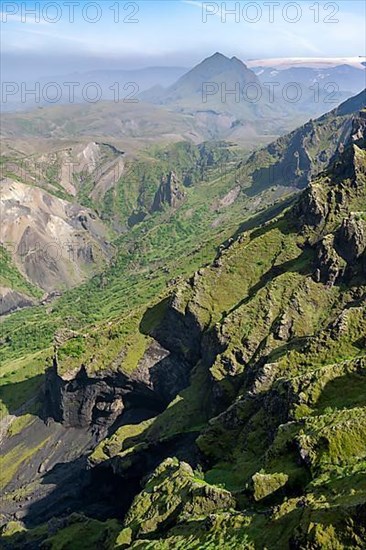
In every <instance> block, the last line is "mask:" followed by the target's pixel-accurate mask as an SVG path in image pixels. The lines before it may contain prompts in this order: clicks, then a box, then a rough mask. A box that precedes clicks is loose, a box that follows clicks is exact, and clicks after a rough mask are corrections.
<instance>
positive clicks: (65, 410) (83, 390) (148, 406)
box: [45, 341, 192, 436]
mask: <svg viewBox="0 0 366 550" xmlns="http://www.w3.org/2000/svg"><path fill="white" fill-rule="evenodd" d="M191 368H192V364H190V363H189V362H188V361H187V360H186V359H185V358H184V357H183V356H182V355H179V354H178V353H174V351H173V352H169V351H168V350H167V349H165V348H163V347H162V346H161V345H160V344H159V343H158V342H157V341H153V342H152V343H151V345H150V346H149V347H148V349H147V350H146V352H145V354H144V356H143V357H142V359H141V360H140V361H139V363H138V366H137V368H136V369H135V370H134V371H133V372H132V373H130V374H126V373H125V372H123V365H122V368H121V369H119V370H117V371H113V370H112V369H110V370H108V369H106V370H104V371H101V372H95V373H93V372H90V371H87V369H86V368H85V366H83V365H81V367H80V369H79V370H78V372H72V373H70V372H69V373H60V369H59V366H58V358H57V352H56V353H55V356H54V360H53V365H52V367H51V368H50V369H48V371H47V375H46V384H45V407H46V414H48V415H50V416H52V417H53V418H54V419H55V420H56V421H58V422H61V423H63V424H64V425H65V426H70V427H76V428H90V429H92V430H93V431H96V432H97V433H99V434H100V436H102V435H103V434H105V433H106V432H107V431H108V429H109V428H110V427H111V426H112V425H113V424H114V423H115V422H116V421H117V420H118V419H121V418H122V416H123V413H124V412H125V411H127V412H131V411H134V410H136V411H140V413H141V412H143V416H146V417H151V416H155V415H156V414H158V413H160V412H161V411H162V410H164V408H165V407H166V406H167V405H168V403H169V402H170V401H171V400H172V399H173V398H174V397H175V396H176V395H177V393H178V392H179V391H180V390H181V389H183V388H184V387H185V386H187V385H188V381H189V373H190V370H191Z"/></svg>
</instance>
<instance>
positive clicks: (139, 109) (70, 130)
mask: <svg viewBox="0 0 366 550" xmlns="http://www.w3.org/2000/svg"><path fill="white" fill-rule="evenodd" d="M285 61H286V60H285ZM285 61H284V62H283V63H284V64H281V63H280V62H279V61H278V60H277V61H276V60H272V61H270V62H269V63H268V64H267V65H263V63H264V61H260V62H258V63H261V64H262V65H258V66H256V62H250V66H251V68H249V67H248V66H247V65H246V64H245V63H243V62H242V61H241V60H240V59H238V58H237V57H231V58H229V57H226V56H225V55H223V54H222V53H219V52H216V53H215V54H214V55H212V56H210V57H208V58H207V59H204V60H203V61H201V62H200V63H199V64H198V65H196V66H195V67H193V68H192V69H191V70H189V71H186V70H185V69H183V68H181V67H172V68H161V67H155V68H150V69H149V68H148V69H144V70H140V71H108V70H106V71H95V72H88V73H85V74H82V75H78V74H75V75H68V76H67V77H66V76H65V77H59V79H58V78H57V77H53V79H54V82H55V84H56V85H58V86H61V88H62V86H63V83H64V82H77V83H78V86H77V87H76V89H75V97H74V102H73V104H72V105H70V104H69V102H68V101H67V95H66V90H65V88H62V90H63V92H64V95H63V96H62V98H61V100H60V101H58V102H51V103H50V102H42V101H41V102H40V103H38V104H37V106H38V107H42V109H39V108H38V109H34V108H32V107H35V104H34V103H33V105H32V104H29V103H25V104H20V106H21V108H19V109H18V105H15V104H13V103H12V102H10V103H7V104H6V105H5V110H11V109H13V110H19V111H21V110H24V108H25V107H27V108H28V109H29V111H30V112H29V113H27V114H22V113H20V112H19V116H17V115H16V114H15V115H12V114H11V113H7V114H6V115H5V116H4V121H3V127H2V135H3V137H5V138H10V139H19V138H21V139H22V138H24V136H27V137H38V138H48V139H50V138H52V139H64V138H65V137H66V138H69V137H70V136H72V137H81V136H82V138H83V139H84V138H86V137H87V139H88V140H89V141H93V140H95V139H97V140H102V139H109V140H110V139H111V138H113V139H115V140H117V142H116V144H117V146H120V147H124V146H125V145H124V142H125V140H126V139H127V140H128V141H131V139H132V140H133V142H134V144H137V142H138V141H140V140H144V141H146V140H148V141H149V140H156V139H160V140H161V139H162V140H163V141H164V140H169V141H170V140H173V141H177V140H179V139H189V140H192V141H194V142H200V141H205V140H210V139H214V140H217V139H218V140H221V139H225V140H231V141H234V142H236V143H239V144H241V145H244V146H245V147H246V148H248V147H249V148H253V147H254V146H256V145H258V144H260V145H264V144H266V143H268V142H269V141H271V140H273V139H275V138H276V137H278V136H280V135H283V134H285V133H287V132H290V131H291V130H293V129H294V128H296V127H297V126H300V125H302V124H304V123H305V122H306V121H307V120H309V119H310V118H317V117H319V116H321V115H323V114H324V113H326V112H328V111H330V110H332V109H334V108H335V107H337V106H338V105H339V104H340V103H342V102H343V101H345V100H347V99H348V98H349V97H350V96H352V95H354V94H355V93H359V92H360V91H361V89H363V88H364V87H365V84H366V83H365V74H366V73H365V69H364V68H363V65H362V63H361V62H358V63H356V62H353V61H352V62H351V61H350V64H349V65H348V64H345V63H343V64H341V65H334V64H333V65H330V62H329V61H327V62H324V65H322V64H321V60H319V66H312V64H310V66H309V64H308V63H305V62H304V64H303V65H302V64H301V63H299V62H295V61H294V62H293V63H294V65H293V66H290V64H291V61H290V60H287V62H285ZM345 61H347V60H345ZM270 63H273V66H270ZM40 85H41V88H42V86H45V85H46V82H45V81H44V82H43V81H42V82H40ZM88 85H90V86H91V87H90V88H88ZM149 85H151V86H150V88H149ZM96 88H97V89H96ZM98 88H99V93H100V98H99V99H97V100H89V99H88V101H86V100H85V93H84V94H83V91H84V92H85V90H87V92H88V93H87V96H88V97H89V98H90V97H92V98H93V97H95V94H96V92H97V91H98ZM147 88H148V89H147ZM51 93H52V90H51ZM53 93H54V91H53ZM16 98H17V96H14V98H13V99H16ZM10 99H11V98H10ZM9 105H10V107H9Z"/></svg>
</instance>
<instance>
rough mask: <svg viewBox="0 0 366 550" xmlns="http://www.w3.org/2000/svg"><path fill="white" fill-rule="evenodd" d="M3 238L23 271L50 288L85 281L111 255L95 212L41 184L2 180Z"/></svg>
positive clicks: (63, 286)
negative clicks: (61, 197) (67, 199)
mask: <svg viewBox="0 0 366 550" xmlns="http://www.w3.org/2000/svg"><path fill="white" fill-rule="evenodd" d="M1 185H2V188H1V200H0V217H1V230H0V242H1V244H2V245H3V246H4V248H6V249H7V250H8V251H9V252H10V253H11V255H12V259H13V260H14V262H15V264H16V265H17V267H18V268H19V270H20V271H21V272H22V273H23V274H24V275H25V276H26V278H27V279H28V280H30V281H31V282H32V283H34V284H36V285H38V286H39V287H40V288H42V289H44V290H46V291H47V292H52V291H55V290H63V289H65V288H70V287H73V286H75V285H77V284H80V283H82V282H83V281H84V280H85V279H86V278H87V276H89V275H90V271H93V270H94V271H97V270H99V269H100V266H101V265H102V264H103V263H104V261H105V260H107V259H108V257H109V256H110V254H111V249H110V247H109V245H108V243H107V241H106V238H107V230H106V228H105V227H104V226H103V224H102V223H101V221H100V220H99V219H98V218H97V216H96V215H95V213H94V212H92V211H91V210H89V209H86V208H83V207H81V206H80V205H77V204H71V203H69V202H68V201H66V200H63V199H60V198H58V197H55V196H53V195H51V194H49V193H47V192H46V191H44V190H43V189H41V188H39V187H35V186H30V185H24V184H22V183H20V182H17V181H12V180H10V179H5V180H3V181H2V183H1Z"/></svg>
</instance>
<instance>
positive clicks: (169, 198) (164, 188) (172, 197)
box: [151, 172, 185, 212]
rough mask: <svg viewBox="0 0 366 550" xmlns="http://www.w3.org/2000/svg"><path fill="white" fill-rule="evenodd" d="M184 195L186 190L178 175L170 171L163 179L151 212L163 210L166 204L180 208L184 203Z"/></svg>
mask: <svg viewBox="0 0 366 550" xmlns="http://www.w3.org/2000/svg"><path fill="white" fill-rule="evenodd" d="M184 197H185V192H184V190H183V188H182V186H181V184H180V182H179V181H178V178H177V176H176V175H175V173H174V172H170V174H169V175H168V176H167V177H164V178H163V179H162V181H161V184H160V186H159V189H158V190H157V192H156V195H155V198H154V202H153V205H152V208H151V212H157V211H160V210H163V208H164V206H170V207H171V208H178V207H179V206H180V205H181V204H182V202H183V200H184Z"/></svg>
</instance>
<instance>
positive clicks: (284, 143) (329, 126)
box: [237, 90, 366, 195]
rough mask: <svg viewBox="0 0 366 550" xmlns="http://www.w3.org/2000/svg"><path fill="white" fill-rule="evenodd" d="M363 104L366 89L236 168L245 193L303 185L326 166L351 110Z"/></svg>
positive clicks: (345, 133) (343, 137)
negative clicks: (268, 188)
mask: <svg viewBox="0 0 366 550" xmlns="http://www.w3.org/2000/svg"><path fill="white" fill-rule="evenodd" d="M365 104H366V90H363V91H362V92H361V93H359V94H358V95H357V96H355V97H352V98H351V99H349V100H347V101H345V102H344V103H342V104H341V105H340V106H339V107H337V108H336V109H333V110H332V111H330V112H329V113H327V114H325V115H323V116H322V117H320V118H318V119H316V120H310V121H309V122H307V123H306V124H304V125H303V126H301V127H300V128H298V129H296V130H294V131H293V132H291V133H290V134H287V135H285V136H283V137H281V138H279V139H278V140H276V141H275V142H273V143H271V144H270V145H268V146H267V147H265V148H263V149H260V150H259V151H256V152H254V153H253V154H252V155H251V157H250V158H249V159H248V160H247V161H245V162H242V163H241V164H240V166H239V168H238V175H237V179H238V181H240V183H241V185H242V187H244V188H245V192H246V193H247V194H248V195H254V194H256V193H258V192H259V191H260V190H262V189H265V188H267V187H271V186H275V185H291V186H292V187H294V188H299V189H303V188H304V187H306V186H307V185H308V184H309V182H310V180H311V179H312V178H313V177H314V176H315V175H316V174H318V173H319V172H321V171H322V170H324V169H326V168H327V167H328V165H329V164H330V163H331V162H332V160H333V158H334V156H335V155H336V154H337V152H338V150H339V149H341V148H342V147H343V146H344V144H345V143H346V142H347V140H348V139H349V137H350V134H351V131H352V117H353V113H355V112H357V111H360V110H361V109H363V108H364V106H365Z"/></svg>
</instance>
